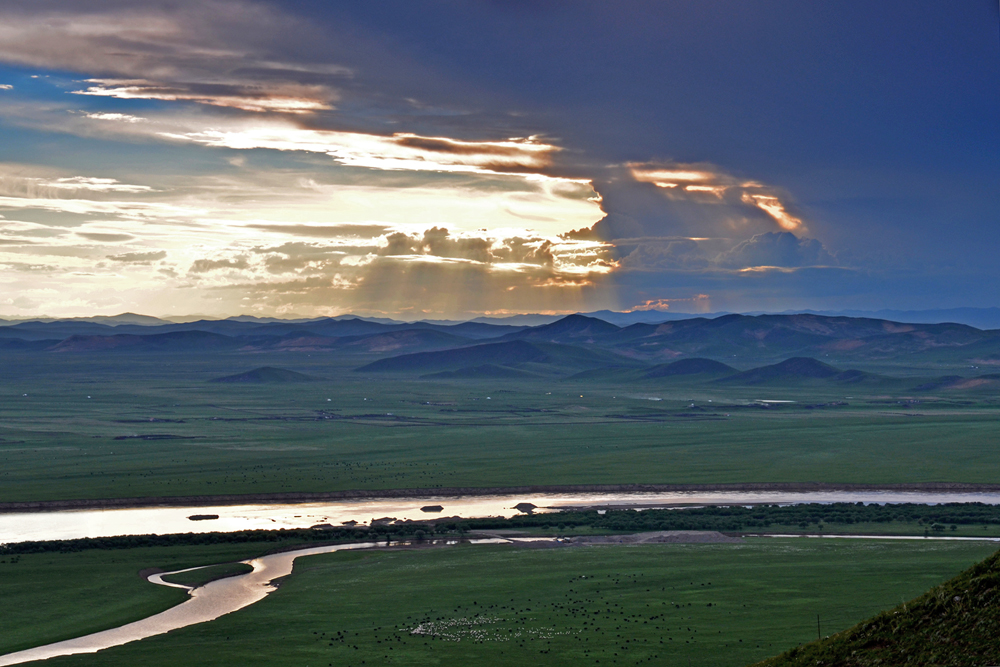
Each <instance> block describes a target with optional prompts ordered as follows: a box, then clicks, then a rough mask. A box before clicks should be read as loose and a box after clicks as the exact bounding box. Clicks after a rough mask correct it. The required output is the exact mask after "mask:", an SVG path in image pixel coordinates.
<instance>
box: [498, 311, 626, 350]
mask: <svg viewBox="0 0 1000 667" xmlns="http://www.w3.org/2000/svg"><path fill="white" fill-rule="evenodd" d="M619 331H621V329H620V328H619V327H616V326H615V325H614V324H609V323H608V322H605V321H604V320H599V319H597V318H596V317H587V316H585V315H568V316H566V317H564V318H562V319H561V320H557V321H555V322H553V323H551V324H543V325H541V326H537V327H531V328H529V329H525V330H523V331H518V332H515V333H511V334H507V335H506V336H504V337H503V340H530V341H540V342H542V341H544V342H548V343H594V342H596V341H599V340H601V339H604V338H608V337H609V336H613V335H614V334H617V333H618V332H619Z"/></svg>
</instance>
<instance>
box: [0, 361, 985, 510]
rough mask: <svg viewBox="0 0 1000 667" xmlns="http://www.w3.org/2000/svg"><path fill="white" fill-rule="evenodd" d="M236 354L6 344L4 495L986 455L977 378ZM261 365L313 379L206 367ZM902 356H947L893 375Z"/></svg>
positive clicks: (355, 485)
mask: <svg viewBox="0 0 1000 667" xmlns="http://www.w3.org/2000/svg"><path fill="white" fill-rule="evenodd" d="M251 356H252V358H249V359H248V355H238V354H229V353H226V354H221V353H220V354H218V355H211V356H210V355H194V354H161V355H156V356H155V357H149V356H143V355H133V356H128V355H118V356H115V357H113V358H108V357H105V356H104V355H100V354H93V355H84V354H79V355H74V354H63V355H57V354H48V355H25V356H10V355H8V357H5V359H4V361H5V367H4V374H3V376H2V378H0V502H4V501H25V500H46V499H73V498H112V497H140V496H146V497H148V496H186V495H202V494H211V495H222V494H247V493H275V492H291V491H295V492H300V491H304V492H327V491H339V490H347V489H390V488H419V489H434V488H439V487H483V486H519V485H563V484H629V483H663V484H669V483H743V482H798V481H820V482H834V483H869V484H889V483H919V482H930V481H943V482H976V483H995V482H997V481H998V480H997V477H996V473H995V471H996V470H998V469H1000V419H998V418H1000V398H998V397H997V396H995V395H994V394H992V393H990V392H987V391H978V390H977V389H976V388H975V387H972V388H970V389H968V390H967V391H954V390H950V391H942V392H926V391H924V392H914V391H913V390H912V387H913V385H914V384H915V383H916V382H918V381H919V380H913V381H912V382H909V381H907V382H902V381H900V380H893V381H892V382H889V383H888V384H885V383H882V384H879V383H876V384H874V385H869V384H866V385H864V386H861V385H859V386H839V385H838V386H830V385H829V384H824V383H810V382H808V381H805V382H799V383H790V384H789V383H786V384H785V385H773V384H770V385H765V386H752V387H740V386H732V385H729V384H718V383H714V382H710V381H698V380H697V379H691V378H684V379H677V378H668V379H662V380H646V381H642V382H639V381H635V382H627V383H625V382H606V381H600V380H565V379H558V378H553V379H509V378H500V379H492V380H476V381H459V380H451V381H445V380H421V379H419V378H416V377H401V376H392V375H388V376H387V375H365V374H360V373H355V372H352V369H353V368H354V367H355V366H356V365H358V364H359V363H360V362H359V361H358V359H357V358H352V359H351V361H350V363H349V364H348V363H347V362H346V361H345V360H344V359H340V358H337V357H335V356H332V355H327V356H323V355H319V354H317V355H313V356H310V355H308V354H304V353H294V354H293V353H287V354H273V353H272V354H263V353H262V354H260V355H255V356H253V355H251ZM265 365H270V366H276V367H282V368H287V369H290V370H294V371H297V372H301V373H306V374H308V375H310V376H314V377H319V378H324V380H322V381H317V382H308V383H283V384H225V383H211V382H209V380H211V379H213V378H216V377H222V376H226V375H232V374H235V373H239V372H243V371H246V370H248V369H250V368H253V367H255V366H265ZM918 371H920V372H923V373H925V374H927V373H931V372H933V373H936V374H941V373H944V372H946V371H948V369H947V368H944V367H941V368H938V367H935V368H933V369H926V368H925V369H922V370H921V369H915V370H914V369H908V370H907V371H906V372H910V373H917V372H918ZM903 372H904V371H902V370H901V371H899V375H900V376H902V375H903ZM25 394H27V395H25ZM757 400H790V401H795V403H785V404H771V405H770V406H769V407H764V406H762V405H761V404H754V403H753V401H757ZM692 405H693V407H692Z"/></svg>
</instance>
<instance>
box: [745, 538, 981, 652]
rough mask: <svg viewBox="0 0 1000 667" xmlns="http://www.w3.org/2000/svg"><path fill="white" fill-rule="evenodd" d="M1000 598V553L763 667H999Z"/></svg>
mask: <svg viewBox="0 0 1000 667" xmlns="http://www.w3.org/2000/svg"><path fill="white" fill-rule="evenodd" d="M998 595H1000V554H994V555H993V556H991V557H989V558H987V559H986V560H984V561H982V562H980V563H977V564H976V565H974V566H972V567H971V568H969V569H968V570H966V571H964V572H962V573H961V574H959V575H958V576H956V577H954V578H952V579H950V580H948V581H947V582H945V583H943V584H941V585H940V586H935V587H934V588H932V589H931V590H929V591H927V592H926V593H924V594H923V595H921V596H920V597H919V598H916V599H914V600H910V601H908V602H906V603H905V604H902V605H899V606H897V607H895V608H894V609H890V610H886V611H883V612H882V613H880V614H878V615H877V616H875V617H874V618H870V619H868V620H866V621H864V622H862V623H859V624H858V625H856V626H854V627H853V628H850V629H848V630H845V631H844V632H840V633H837V634H835V635H833V636H831V637H824V638H823V639H821V640H817V641H814V642H810V643H809V644H806V645H805V646H802V647H793V648H792V649H791V650H789V651H787V652H785V653H783V654H781V655H779V656H776V657H774V658H771V659H769V660H766V661H764V662H762V663H760V667H805V666H806V665H809V666H810V667H811V666H813V665H842V666H844V667H869V666H874V665H900V664H911V665H940V666H941V667H978V666H979V665H995V664H997V662H998V661H1000V643H998V642H997V636H998V635H1000V613H998V612H1000V605H998V604H997V598H998Z"/></svg>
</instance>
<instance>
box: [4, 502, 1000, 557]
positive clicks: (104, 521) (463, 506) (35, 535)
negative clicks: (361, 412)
mask: <svg viewBox="0 0 1000 667" xmlns="http://www.w3.org/2000/svg"><path fill="white" fill-rule="evenodd" d="M835 502H851V503H857V502H861V503H879V504H882V503H922V504H938V503H954V502H981V503H987V504H992V505H1000V492H961V493H957V492H956V493H952V492H926V491H925V492H921V491H815V492H785V491H759V492H741V491H674V492H662V493H574V494H523V495H516V496H515V495H494V496H460V497H454V496H452V497H442V496H426V497H420V498H391V499H364V500H343V501H336V502H318V503H297V504H269V505H218V506H199V507H139V508H133V509H106V510H100V509H98V510H66V511H55V512H11V513H0V544H4V543H10V542H23V541H28V540H68V539H75V538H81V537H110V536H114V535H147V534H151V533H154V534H159V535H166V534H172V533H206V532H233V531H238V530H258V529H279V528H309V527H311V526H315V525H320V524H330V525H334V526H339V525H342V524H344V523H346V522H349V521H356V522H357V523H359V524H365V525H370V524H371V522H372V521H373V520H378V519H394V520H397V521H405V520H408V519H409V520H415V521H416V520H421V519H422V520H427V519H433V518H438V517H451V516H458V517H462V518H466V519H469V518H477V517H493V516H503V517H511V516H514V515H515V514H518V513H519V511H518V510H517V509H515V505H518V504H520V503H530V504H532V505H535V506H537V507H538V509H537V510H535V511H536V512H551V511H557V510H559V509H564V508H578V507H592V508H596V509H598V510H600V509H608V508H612V507H614V508H622V507H629V508H634V509H646V508H652V507H677V508H680V507H684V506H692V505H694V506H698V505H753V504H761V503H768V504H780V505H789V504H798V503H835ZM438 505H439V506H441V508H442V509H441V511H438V512H434V511H424V510H423V509H422V508H427V507H431V506H438ZM195 515H218V517H219V518H217V519H211V520H203V521H192V520H191V519H190V518H189V517H191V516H195Z"/></svg>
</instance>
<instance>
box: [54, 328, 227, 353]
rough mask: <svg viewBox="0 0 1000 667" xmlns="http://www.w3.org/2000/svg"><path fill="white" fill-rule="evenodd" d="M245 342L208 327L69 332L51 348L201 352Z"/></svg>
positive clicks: (74, 350)
mask: <svg viewBox="0 0 1000 667" xmlns="http://www.w3.org/2000/svg"><path fill="white" fill-rule="evenodd" d="M242 345H243V343H242V342H241V341H239V340H237V339H235V338H231V337H229V336H223V335H221V334H214V333H209V332H207V331H174V332H171V333H161V334H153V335H150V336H135V335H132V334H118V335H114V336H70V337H69V338H67V339H65V340H63V341H60V342H59V343H57V344H55V345H53V346H52V347H50V348H48V349H49V351H51V352H103V351H112V350H113V351H121V352H201V351H205V350H225V349H229V350H231V349H236V348H238V347H241V346H242Z"/></svg>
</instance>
